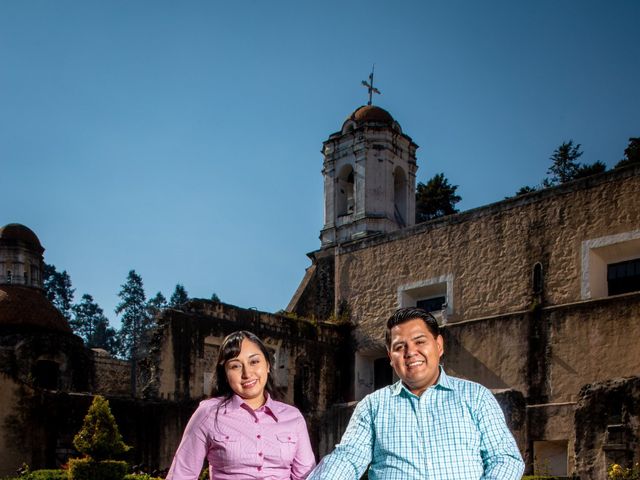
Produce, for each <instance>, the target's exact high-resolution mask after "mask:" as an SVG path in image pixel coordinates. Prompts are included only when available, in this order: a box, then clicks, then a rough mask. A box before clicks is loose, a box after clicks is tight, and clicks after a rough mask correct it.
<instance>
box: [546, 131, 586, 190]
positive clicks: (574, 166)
mask: <svg viewBox="0 0 640 480" xmlns="http://www.w3.org/2000/svg"><path fill="white" fill-rule="evenodd" d="M580 147H581V145H580V144H579V143H578V144H577V145H574V144H573V140H569V141H568V142H563V143H562V145H560V146H559V147H558V148H556V149H555V150H554V151H553V155H551V157H550V158H549V159H550V160H551V166H550V167H549V170H547V173H548V174H549V175H551V178H550V181H551V184H552V185H558V184H560V183H565V182H569V181H571V180H573V179H574V178H575V176H576V173H577V172H578V171H579V169H580V164H579V163H578V159H579V158H580V157H581V156H582V153H583V152H582V151H581V150H580Z"/></svg>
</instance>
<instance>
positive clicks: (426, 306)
mask: <svg viewBox="0 0 640 480" xmlns="http://www.w3.org/2000/svg"><path fill="white" fill-rule="evenodd" d="M445 303H447V299H446V297H444V296H442V297H433V298H425V299H423V300H418V301H417V302H416V307H418V308H421V309H423V310H426V311H427V312H439V311H441V310H442V306H443V305H444V304H445Z"/></svg>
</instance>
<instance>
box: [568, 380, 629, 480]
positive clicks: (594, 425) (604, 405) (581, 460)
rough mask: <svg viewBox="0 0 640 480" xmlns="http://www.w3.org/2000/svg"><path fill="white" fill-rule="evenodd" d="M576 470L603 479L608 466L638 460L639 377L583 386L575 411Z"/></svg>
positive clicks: (583, 475)
mask: <svg viewBox="0 0 640 480" xmlns="http://www.w3.org/2000/svg"><path fill="white" fill-rule="evenodd" d="M575 432H576V440H575V456H576V472H577V473H578V475H580V478H581V479H582V480H599V479H602V478H606V471H607V467H608V465H610V464H611V463H618V464H620V465H622V466H623V467H630V466H632V465H634V464H635V463H637V462H640V449H639V447H640V377H637V376H635V377H631V378H618V379H615V380H609V381H607V382H601V383H595V384H591V385H586V386H585V387H584V388H583V389H582V390H581V391H580V394H579V399H578V404H577V406H576V412H575Z"/></svg>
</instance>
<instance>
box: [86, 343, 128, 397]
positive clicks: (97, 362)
mask: <svg viewBox="0 0 640 480" xmlns="http://www.w3.org/2000/svg"><path fill="white" fill-rule="evenodd" d="M93 366H94V371H95V375H94V378H95V380H94V388H93V393H96V394H100V395H124V396H129V395H131V363H130V362H127V361H125V360H118V359H117V358H113V357H112V356H111V355H109V354H108V353H107V352H101V351H96V350H95V349H94V350H93Z"/></svg>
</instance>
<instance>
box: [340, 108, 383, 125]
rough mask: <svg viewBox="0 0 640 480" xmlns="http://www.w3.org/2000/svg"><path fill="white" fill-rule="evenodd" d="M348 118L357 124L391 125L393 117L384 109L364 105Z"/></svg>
mask: <svg viewBox="0 0 640 480" xmlns="http://www.w3.org/2000/svg"><path fill="white" fill-rule="evenodd" d="M349 118H350V119H351V120H353V121H355V122H357V123H365V122H376V123H386V124H388V125H393V117H392V116H391V114H390V113H389V112H387V111H386V110H385V109H384V108H380V107H377V106H375V105H365V106H363V107H359V108H357V109H356V110H355V111H354V112H353V113H352V114H351V115H350V116H349Z"/></svg>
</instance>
